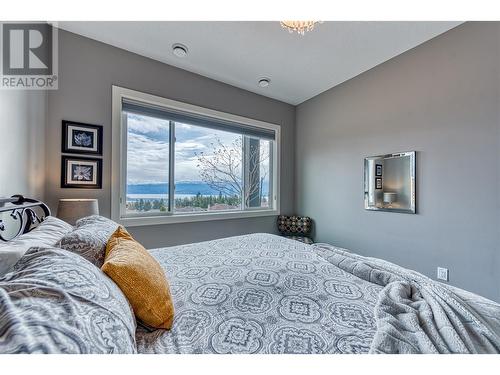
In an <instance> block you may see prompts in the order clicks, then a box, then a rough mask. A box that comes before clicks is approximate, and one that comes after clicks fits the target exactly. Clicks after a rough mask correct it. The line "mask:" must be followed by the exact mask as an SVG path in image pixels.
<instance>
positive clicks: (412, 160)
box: [363, 151, 417, 214]
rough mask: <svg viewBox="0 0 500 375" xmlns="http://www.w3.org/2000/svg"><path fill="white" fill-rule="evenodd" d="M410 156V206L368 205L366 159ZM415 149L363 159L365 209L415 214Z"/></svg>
mask: <svg viewBox="0 0 500 375" xmlns="http://www.w3.org/2000/svg"><path fill="white" fill-rule="evenodd" d="M406 156H409V157H410V181H409V183H410V207H409V208H408V209H402V208H390V207H377V206H369V205H368V194H369V191H368V180H369V170H368V161H370V160H373V159H392V158H398V157H406ZM416 159H417V158H416V151H406V152H397V153H394V154H385V155H377V156H368V157H366V158H365V159H364V172H363V174H364V201H365V210H369V211H385V212H398V213H404V214H416V213H417V209H416V200H417V199H416Z"/></svg>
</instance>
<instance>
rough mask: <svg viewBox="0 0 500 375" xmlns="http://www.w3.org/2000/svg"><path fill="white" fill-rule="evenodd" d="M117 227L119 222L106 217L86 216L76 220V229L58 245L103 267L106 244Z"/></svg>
mask: <svg viewBox="0 0 500 375" xmlns="http://www.w3.org/2000/svg"><path fill="white" fill-rule="evenodd" d="M117 228H118V224H117V223H115V222H114V221H113V220H110V219H107V218H105V217H102V216H98V215H93V216H88V217H84V218H82V219H80V220H78V221H77V222H76V228H75V230H73V231H72V232H71V233H68V234H67V235H65V236H64V237H63V238H62V239H61V241H59V243H58V244H57V245H58V246H59V247H61V248H63V249H65V250H68V251H71V252H73V253H76V254H79V255H81V256H82V257H84V258H85V259H87V260H88V261H89V262H91V263H93V264H94V265H96V266H97V267H99V268H101V266H102V264H103V263H104V256H105V253H106V244H107V243H108V240H109V238H110V237H111V235H112V234H113V233H114V232H115V230H116V229H117Z"/></svg>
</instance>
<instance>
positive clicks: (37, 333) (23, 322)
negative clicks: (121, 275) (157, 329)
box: [0, 247, 137, 354]
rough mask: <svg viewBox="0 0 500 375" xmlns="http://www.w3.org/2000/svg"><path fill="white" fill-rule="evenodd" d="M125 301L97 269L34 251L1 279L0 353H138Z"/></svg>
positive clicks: (61, 253) (59, 253) (54, 252)
mask: <svg viewBox="0 0 500 375" xmlns="http://www.w3.org/2000/svg"><path fill="white" fill-rule="evenodd" d="M135 330H136V322H135V318H134V314H133V311H132V309H131V307H130V304H129V303H128V301H127V299H126V298H125V296H124V295H123V293H122V292H121V290H120V289H119V288H118V286H117V285H116V284H115V283H114V282H113V281H112V280H111V279H109V278H108V277H107V276H106V275H105V274H104V273H103V272H102V271H101V270H100V269H98V268H96V267H94V266H93V265H92V264H91V263H89V262H88V261H86V260H85V259H83V258H82V257H80V256H78V255H76V254H73V253H71V252H68V251H65V250H62V249H57V248H36V247H33V248H31V249H30V250H28V251H27V252H26V254H25V255H24V256H23V258H22V259H21V260H20V261H19V262H18V263H17V264H16V265H15V267H14V269H13V271H12V272H10V273H8V274H6V275H5V276H3V277H2V278H0V353H71V354H80V353H84V354H98V353H136V351H137V347H136V343H135Z"/></svg>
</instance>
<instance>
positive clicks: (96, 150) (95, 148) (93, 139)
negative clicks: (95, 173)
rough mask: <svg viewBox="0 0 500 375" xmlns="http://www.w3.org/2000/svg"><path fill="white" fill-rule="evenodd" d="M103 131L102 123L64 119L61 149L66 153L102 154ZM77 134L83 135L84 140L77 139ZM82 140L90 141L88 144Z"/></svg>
mask: <svg viewBox="0 0 500 375" xmlns="http://www.w3.org/2000/svg"><path fill="white" fill-rule="evenodd" d="M102 133H103V127H102V126H101V125H92V124H84V123H83V122H76V121H68V120H62V137H61V151H62V152H63V153H66V154H85V155H97V156H102ZM77 136H80V137H83V140H82V139H77ZM77 142H78V143H80V144H76V143H77ZM82 142H88V145H86V144H82Z"/></svg>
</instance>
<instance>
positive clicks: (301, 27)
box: [280, 21, 320, 35]
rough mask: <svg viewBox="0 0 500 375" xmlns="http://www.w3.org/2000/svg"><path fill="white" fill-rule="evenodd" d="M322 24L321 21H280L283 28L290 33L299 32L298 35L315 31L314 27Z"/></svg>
mask: <svg viewBox="0 0 500 375" xmlns="http://www.w3.org/2000/svg"><path fill="white" fill-rule="evenodd" d="M317 23H320V22H319V21H280V24H281V27H283V28H284V29H287V30H288V31H289V32H290V33H293V32H297V34H300V35H304V34H305V33H306V31H311V30H312V29H314V25H316V24H317Z"/></svg>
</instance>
